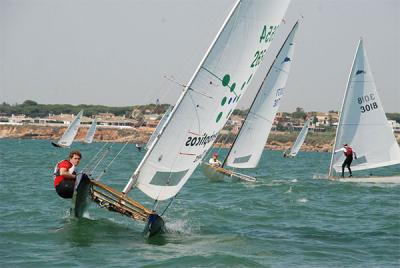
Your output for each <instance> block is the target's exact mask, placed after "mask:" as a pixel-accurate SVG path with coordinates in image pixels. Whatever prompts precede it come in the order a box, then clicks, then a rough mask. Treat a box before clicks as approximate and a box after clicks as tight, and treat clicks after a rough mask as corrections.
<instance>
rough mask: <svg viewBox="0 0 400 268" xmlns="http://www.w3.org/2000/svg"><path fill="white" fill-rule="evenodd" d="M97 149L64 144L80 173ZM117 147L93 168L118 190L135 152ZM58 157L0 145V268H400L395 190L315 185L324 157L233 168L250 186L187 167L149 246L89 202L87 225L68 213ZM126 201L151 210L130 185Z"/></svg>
mask: <svg viewBox="0 0 400 268" xmlns="http://www.w3.org/2000/svg"><path fill="white" fill-rule="evenodd" d="M109 145H110V144H109ZM109 145H108V146H109ZM103 146H104V143H93V144H90V145H82V144H79V143H74V144H73V146H72V147H73V148H74V149H79V150H81V152H82V153H83V159H82V161H81V164H80V166H79V167H80V168H83V167H85V165H87V164H88V163H89V161H90V159H91V158H93V157H94V156H95V154H96V153H97V152H98V151H99V150H100V149H101V148H102V147H103ZM122 147H123V144H113V145H112V147H111V149H110V150H108V154H107V155H105V156H104V162H103V163H100V164H99V165H98V166H97V168H96V170H94V171H93V173H94V174H95V173H96V172H97V174H99V173H101V172H103V173H104V175H103V176H102V177H101V181H102V182H103V183H105V184H107V185H110V186H111V187H114V188H115V189H118V190H121V189H122V188H123V187H124V185H125V184H126V182H127V181H128V178H129V177H130V176H131V174H132V172H133V171H134V169H135V168H136V166H137V165H138V163H139V161H140V159H141V158H142V157H143V155H144V152H143V151H142V152H139V151H137V149H136V148H135V146H134V145H133V144H128V145H127V146H126V147H125V149H124V150H123V151H122V152H121V153H120V154H119V155H118V157H117V158H116V159H115V160H114V161H112V159H113V158H114V157H115V156H116V155H117V154H118V152H119V150H120V149H121V148H122ZM68 153H69V149H60V148H55V147H53V146H51V144H50V142H49V141H46V140H15V139H0V267H59V266H62V267H79V266H82V267H142V266H145V267H146V266H148V267H399V266H400V202H399V201H400V186H399V185H396V184H376V183H375V184H368V183H343V182H335V181H330V180H326V179H324V178H326V177H327V175H326V174H327V172H328V166H329V161H330V154H329V153H313V152H310V153H306V152H300V153H299V154H298V155H297V157H296V158H294V159H286V158H283V157H282V152H278V151H269V150H266V151H264V153H263V157H262V159H261V162H260V165H259V167H258V168H257V169H254V170H247V171H246V170H241V171H240V172H242V173H245V174H249V175H251V176H256V177H257V179H258V181H257V182H256V183H244V182H231V181H230V180H229V179H227V180H226V181H224V182H210V181H209V180H208V179H207V178H206V177H205V176H204V175H203V174H202V173H201V169H198V170H197V171H196V172H195V173H194V174H193V175H192V177H191V178H190V180H189V181H188V182H187V183H186V185H185V186H184V187H183V189H182V190H181V192H180V193H179V194H178V196H177V197H176V198H175V199H174V201H173V203H172V204H171V206H170V207H169V209H168V210H167V211H166V212H165V214H164V216H163V217H164V219H165V221H166V228H167V232H166V233H165V234H163V235H160V236H156V237H154V238H151V239H146V238H144V237H143V235H142V231H143V228H144V224H142V223H137V222H134V221H132V220H131V219H129V218H127V217H124V216H120V215H118V214H116V213H112V212H109V211H106V210H103V209H101V208H99V207H97V205H95V204H92V205H91V207H90V210H89V216H88V218H85V219H75V218H73V217H71V216H70V215H69V208H70V205H71V204H70V200H64V199H62V198H60V197H58V196H57V194H56V193H55V191H54V187H53V179H52V173H53V169H54V165H55V164H56V163H57V162H58V161H59V160H62V159H64V158H66V157H67V156H68ZM225 153H226V150H222V151H221V152H220V155H221V156H223V155H224V154H225ZM111 161H112V163H111V165H110V166H108V167H107V165H108V164H109V163H110V162H111ZM378 172H382V173H384V174H399V173H400V169H399V166H392V167H388V168H383V169H380V171H379V170H378ZM131 197H133V198H135V199H138V200H139V201H141V202H143V203H144V204H145V205H146V206H148V207H152V206H153V202H152V201H151V200H150V199H149V198H146V196H144V195H143V194H142V193H140V192H138V191H137V190H136V191H133V192H132V195H131ZM166 205H167V203H164V204H162V206H161V207H160V210H161V209H163V208H165V206H166Z"/></svg>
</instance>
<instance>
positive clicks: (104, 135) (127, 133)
mask: <svg viewBox="0 0 400 268" xmlns="http://www.w3.org/2000/svg"><path fill="white" fill-rule="evenodd" d="M65 130H66V127H64V126H59V125H33V124H26V125H10V124H3V125H0V138H14V139H46V140H57V139H59V138H60V137H61V136H62V134H63V133H64V131H65ZM87 130H88V126H82V127H81V128H80V129H79V132H78V134H77V137H76V140H77V141H78V142H79V141H82V140H83V139H84V137H85V135H86V133H87ZM153 131H154V128H149V127H139V128H131V127H107V126H98V128H97V130H96V134H95V137H94V141H95V142H132V143H146V142H147V140H148V139H149V137H150V135H151V133H152V132H153ZM297 135H298V132H278V131H272V132H271V134H270V135H269V137H268V141H267V144H266V148H268V149H271V150H286V149H288V148H290V146H291V145H292V144H293V142H294V141H295V139H296V137H297ZM334 138H335V133H334V132H318V133H309V134H308V136H307V138H306V141H305V143H304V144H303V146H302V151H314V152H329V151H331V150H332V145H333V142H334ZM396 138H397V141H398V142H400V134H399V133H397V134H396ZM217 140H218V139H217ZM215 146H216V147H229V146H230V144H225V143H221V142H216V143H215Z"/></svg>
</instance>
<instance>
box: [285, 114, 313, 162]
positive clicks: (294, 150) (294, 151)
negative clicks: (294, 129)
mask: <svg viewBox="0 0 400 268" xmlns="http://www.w3.org/2000/svg"><path fill="white" fill-rule="evenodd" d="M309 125H310V119H308V120H306V122H304V126H303V128H302V129H301V131H300V133H299V135H298V136H297V139H296V141H295V142H294V144H293V146H292V148H290V152H289V153H288V154H287V156H286V157H295V156H296V155H297V153H298V152H299V151H300V148H301V146H302V145H303V143H304V141H305V139H306V136H307V134H308V126H309Z"/></svg>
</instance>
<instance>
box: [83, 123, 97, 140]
mask: <svg viewBox="0 0 400 268" xmlns="http://www.w3.org/2000/svg"><path fill="white" fill-rule="evenodd" d="M96 127H97V120H96V118H95V119H94V120H93V122H92V124H91V125H90V128H89V130H88V132H87V134H86V137H85V139H84V140H83V142H84V143H92V142H93V138H94V133H95V132H96Z"/></svg>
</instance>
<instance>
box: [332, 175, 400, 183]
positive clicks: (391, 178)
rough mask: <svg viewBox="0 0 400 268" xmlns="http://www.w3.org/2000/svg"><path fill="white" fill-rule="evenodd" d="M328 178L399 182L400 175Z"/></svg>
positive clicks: (342, 180)
mask: <svg viewBox="0 0 400 268" xmlns="http://www.w3.org/2000/svg"><path fill="white" fill-rule="evenodd" d="M329 179H330V180H333V181H340V182H361V183H363V182H364V183H396V184H397V183H400V175H398V176H383V177H378V176H371V177H369V176H361V177H354V176H353V177H349V178H341V177H332V176H331V177H329Z"/></svg>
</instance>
